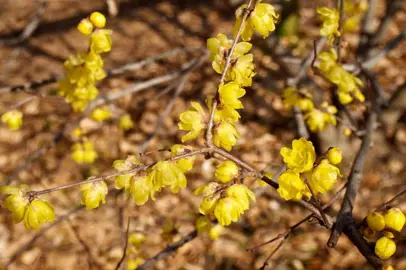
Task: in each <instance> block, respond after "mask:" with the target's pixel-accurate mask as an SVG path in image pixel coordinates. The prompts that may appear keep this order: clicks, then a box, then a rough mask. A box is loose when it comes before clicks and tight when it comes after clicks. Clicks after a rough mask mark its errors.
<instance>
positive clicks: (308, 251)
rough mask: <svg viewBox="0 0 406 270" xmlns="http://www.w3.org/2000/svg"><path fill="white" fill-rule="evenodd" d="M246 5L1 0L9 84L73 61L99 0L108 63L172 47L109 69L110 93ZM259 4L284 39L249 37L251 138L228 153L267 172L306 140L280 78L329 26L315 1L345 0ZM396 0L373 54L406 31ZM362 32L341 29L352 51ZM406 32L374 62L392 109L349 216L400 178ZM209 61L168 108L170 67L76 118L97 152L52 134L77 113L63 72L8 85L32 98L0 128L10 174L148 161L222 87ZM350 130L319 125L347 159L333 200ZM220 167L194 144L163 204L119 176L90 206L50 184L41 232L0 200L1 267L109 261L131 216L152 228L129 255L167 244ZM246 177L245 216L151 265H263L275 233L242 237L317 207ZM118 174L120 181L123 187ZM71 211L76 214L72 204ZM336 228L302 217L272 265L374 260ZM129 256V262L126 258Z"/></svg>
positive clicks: (75, 192) (222, 25)
mask: <svg viewBox="0 0 406 270" xmlns="http://www.w3.org/2000/svg"><path fill="white" fill-rule="evenodd" d="M388 1H389V0H388ZM242 2H243V1H238V0H229V1H227V0H222V1H215V0H213V1H210V0H183V1H181V0H179V1H175V0H163V1H150V0H145V1H144V0H139V1H135V0H134V1H130V0H127V1H125V0H111V1H109V0H107V1H102V0H91V1H90V0H80V1H76V0H48V1H43V0H41V1H28V0H0V88H1V87H2V86H9V85H20V84H25V83H27V82H32V81H41V80H44V79H49V78H58V77H61V76H63V62H64V61H65V60H66V59H67V58H68V57H69V56H70V55H73V54H75V53H76V52H77V51H85V50H86V48H87V46H88V44H87V42H88V41H87V39H86V37H84V36H83V35H82V34H80V33H79V32H78V31H77V29H76V26H77V24H78V22H79V21H80V20H81V19H82V18H84V17H86V16H88V15H89V14H90V13H91V12H93V11H100V12H102V13H103V14H106V15H108V21H107V28H109V29H112V30H113V35H112V40H113V48H112V51H111V52H110V53H108V54H106V55H104V59H105V69H106V70H111V69H117V68H119V67H122V66H124V65H126V64H129V63H138V62H139V61H142V60H144V59H150V57H154V56H158V55H162V54H163V53H165V52H171V54H170V55H169V56H166V57H161V58H160V59H158V60H156V61H150V62H151V63H148V64H147V65H145V66H143V67H142V68H140V69H137V70H135V71H128V72H123V73H122V74H119V75H117V76H110V77H109V78H107V79H105V80H103V81H102V82H101V83H99V84H98V87H99V90H100V94H101V95H104V94H106V93H111V92H114V91H120V90H122V89H124V88H126V87H129V86H131V85H134V84H136V83H140V82H143V81H147V80H150V79H152V78H156V77H159V76H162V75H164V74H169V73H172V72H176V71H179V70H180V69H181V68H182V65H184V64H185V63H188V62H189V61H192V60H193V59H196V58H199V57H201V56H202V55H203V54H204V51H205V46H206V40H207V39H208V38H210V37H214V36H216V35H217V34H218V33H224V34H226V35H229V36H231V31H232V27H233V24H234V20H235V17H234V12H235V10H236V8H237V7H238V6H239V5H240V4H242ZM263 2H268V3H272V4H274V5H275V7H276V8H277V10H278V13H281V14H282V15H281V19H280V20H281V22H280V23H279V24H278V29H277V31H276V32H275V35H274V36H272V37H270V38H268V39H262V38H261V37H258V36H256V37H255V38H254V39H253V41H252V43H253V44H254V47H253V50H252V51H253V53H254V57H255V60H254V61H255V64H256V68H257V70H256V71H257V75H256V76H255V77H254V83H253V86H252V87H251V88H249V89H247V94H246V96H244V98H243V99H242V102H243V104H244V106H245V109H244V110H242V111H241V116H242V118H241V121H240V123H239V125H238V126H237V128H238V130H239V132H240V134H241V138H240V139H239V142H238V144H237V146H236V147H235V148H234V149H233V153H234V154H235V155H237V156H239V157H240V158H241V159H243V160H244V161H246V162H248V163H250V164H252V165H253V166H254V167H255V168H257V169H259V170H262V171H268V172H271V173H273V174H276V173H277V172H278V171H279V169H280V168H281V167H282V160H281V157H280V155H279V150H280V148H281V147H283V146H287V145H290V142H291V141H292V140H293V139H294V138H296V137H297V131H296V124H295V120H294V117H293V114H292V112H290V111H288V110H286V109H285V108H284V105H283V102H282V98H281V93H282V91H283V89H284V87H285V82H286V79H287V78H289V76H291V74H295V73H296V72H297V71H298V69H299V67H300V63H301V61H302V60H303V59H304V58H306V57H307V56H308V55H309V54H310V53H311V52H312V50H313V42H314V41H315V40H317V39H318V38H319V29H320V25H321V23H320V20H319V19H318V16H317V14H316V11H315V9H316V7H320V6H327V7H334V5H335V1H327V0H314V1H304V0H303V1H295V0H292V1H267V0H264V1H263ZM373 2H376V5H377V6H376V13H375V14H374V18H373V20H372V21H371V25H369V26H368V27H369V28H370V29H371V31H372V33H374V31H375V29H376V28H377V27H378V26H379V24H380V21H381V19H382V18H383V17H384V16H385V13H386V9H387V8H386V7H387V3H386V1H384V0H376V1H373ZM389 2H390V1H389ZM402 2H403V1H399V3H400V4H399V6H398V8H397V11H396V12H395V13H394V14H393V16H392V17H391V20H390V22H389V23H390V24H389V27H388V28H387V29H386V31H385V32H384V35H383V36H382V37H381V38H380V39H379V42H378V43H377V44H376V48H375V50H376V51H379V50H380V49H381V48H382V47H383V45H384V44H386V43H388V42H389V41H390V40H392V39H393V38H394V37H396V36H398V35H399V34H400V33H401V32H402V31H405V29H406V10H405V3H402ZM33 22H34V23H33ZM27 26H29V27H31V28H32V29H31V28H29V27H28V29H27ZM31 30H33V31H31ZM30 31H31V32H30ZM360 31H361V30H360V29H359V27H358V28H357V29H355V30H354V31H353V32H351V33H346V34H345V35H344V37H343V39H342V47H343V49H342V53H343V56H342V61H343V62H344V63H351V64H356V62H355V58H356V55H357V54H358V56H359V57H358V58H357V59H362V57H368V56H365V55H363V51H362V50H361V51H359V50H358V51H357V48H358V44H359V42H360ZM405 45H406V43H405V41H403V42H402V43H400V45H399V46H397V48H395V49H393V50H391V52H390V53H389V54H388V55H387V56H386V57H384V58H382V59H380V60H379V62H378V63H377V64H376V65H375V67H374V68H373V71H374V72H375V73H376V74H377V78H378V81H379V83H380V84H381V85H382V87H383V89H384V96H385V97H386V98H387V99H388V100H391V102H392V103H391V105H392V106H390V107H389V108H387V109H385V110H383V111H382V114H381V115H380V122H379V126H378V128H377V129H376V131H375V132H374V135H373V142H374V144H373V146H374V147H373V148H371V150H370V152H369V154H368V156H367V161H366V166H365V170H364V175H363V180H362V185H361V188H360V192H359V195H358V197H357V201H356V205H355V210H354V211H355V212H354V218H355V219H356V220H359V221H360V220H362V219H363V218H364V217H365V216H366V214H367V213H368V211H370V210H373V209H375V208H376V207H377V206H379V205H380V204H382V203H383V202H385V201H387V200H389V199H390V198H391V197H393V196H394V195H395V194H396V193H397V192H399V191H400V190H402V189H404V188H405V181H406V168H405V165H406V114H405V107H406V95H405V91H404V90H399V89H404V88H405V81H406V69H405V68H404V66H405V65H406V46H405ZM174 50H175V51H174ZM206 58H207V59H206V61H205V62H204V63H203V64H202V65H201V66H200V67H198V68H197V69H196V70H195V71H193V72H192V73H191V77H190V79H189V80H188V81H187V84H186V86H185V88H184V90H183V91H182V93H180V95H179V96H178V97H176V98H175V99H174V102H175V103H174V106H173V108H172V109H171V110H170V112H169V113H168V114H167V116H166V117H162V115H163V114H164V111H165V108H166V106H167V104H168V103H169V102H170V101H171V100H173V97H174V91H175V90H174V89H175V88H176V80H175V81H171V82H168V83H162V84H159V85H155V86H153V87H150V88H147V89H145V90H143V91H140V92H137V93H135V94H132V95H126V96H124V97H122V98H120V99H118V100H116V101H115V102H112V103H110V104H108V106H109V109H110V110H111V112H112V118H111V119H110V120H108V121H106V122H103V123H97V122H94V121H92V120H90V119H89V118H85V119H83V120H82V121H80V124H79V126H80V127H81V128H82V129H84V130H86V131H87V137H88V138H89V140H91V141H92V142H93V143H94V144H95V148H96V151H97V153H98V155H99V158H98V159H97V161H96V162H95V163H94V164H90V165H78V164H76V163H75V162H74V161H73V160H72V158H71V155H70V153H71V146H72V145H73V143H74V142H75V140H74V139H73V138H72V136H70V134H63V135H60V136H58V134H60V132H61V130H63V129H64V128H65V124H66V123H74V122H75V121H76V120H77V119H78V117H79V116H80V114H78V113H74V112H73V111H72V109H71V106H70V105H69V104H67V103H66V102H65V101H64V99H63V98H62V97H59V96H58V95H56V92H57V89H56V87H57V84H47V85H45V86H44V87H41V88H37V89H35V90H33V93H31V92H28V93H27V92H24V91H17V92H10V91H3V92H1V91H0V105H1V106H3V107H9V106H13V105H14V104H17V103H18V102H20V101H22V100H24V99H27V98H29V97H31V96H32V95H34V96H35V98H32V100H30V101H29V102H27V103H25V104H24V105H23V106H22V107H21V110H22V111H23V112H24V124H23V127H22V128H21V129H20V130H18V131H10V130H8V129H7V127H6V126H4V125H0V183H1V185H4V184H13V185H18V184H20V183H25V184H28V185H30V186H31V187H32V188H33V189H34V190H41V189H45V188H50V187H56V186H60V185H64V184H69V183H74V182H78V181H81V180H84V179H86V178H87V177H89V176H92V175H103V174H108V173H112V172H114V169H113V168H112V166H111V165H112V163H113V161H114V160H116V159H123V158H125V157H126V156H127V155H130V154H134V153H139V152H143V151H153V152H152V154H150V155H147V156H144V157H143V160H142V161H143V162H144V163H149V162H153V161H157V160H161V159H163V158H166V157H168V155H167V154H166V153H162V152H156V151H155V152H154V150H157V149H163V148H168V147H171V146H172V145H173V144H175V143H180V138H181V137H182V135H183V134H184V133H183V132H180V131H179V130H178V127H177V122H178V115H179V114H180V113H181V112H183V111H184V110H185V109H187V108H188V106H189V103H190V101H200V102H201V103H202V104H204V100H205V97H206V95H208V94H214V93H215V91H216V88H217V85H218V82H219V80H220V76H219V75H218V74H216V73H215V72H214V70H213V69H212V67H211V64H210V62H209V60H208V57H206ZM364 81H365V80H364ZM302 87H305V88H307V89H309V90H310V91H311V92H312V94H313V95H314V97H315V100H319V101H321V100H322V99H323V98H324V97H325V96H328V93H329V92H328V91H329V90H330V89H331V87H330V86H329V85H328V84H326V83H325V82H324V81H323V80H322V79H321V78H319V77H317V76H316V75H315V74H314V73H313V72H312V71H311V70H309V72H308V76H307V77H306V79H305V80H303V83H302ZM395 93H396V94H395ZM352 109H353V110H354V112H355V115H356V117H357V119H362V116H363V113H364V109H363V108H352ZM123 112H126V113H129V114H130V116H131V118H132V120H133V121H134V127H133V128H132V129H130V130H128V131H123V130H121V129H120V128H119V126H118V119H119V116H120V115H122V113H123ZM357 119H356V120H357ZM160 121H161V123H160ZM157 127H158V128H157ZM345 127H346V125H345V124H342V123H341V122H340V123H339V124H338V126H337V127H329V128H328V129H327V130H325V131H323V132H321V133H320V134H313V135H312V140H313V142H314V143H315V145H316V149H317V151H318V152H320V153H321V152H323V151H325V150H326V149H328V147H330V146H338V147H341V148H342V150H343V153H344V161H343V163H342V164H341V165H340V169H341V171H342V173H343V175H344V178H343V179H342V180H341V182H340V183H338V184H337V185H336V188H335V190H334V191H333V192H331V193H329V194H325V195H323V196H322V197H321V200H322V201H323V202H327V201H328V200H329V199H330V198H331V197H332V196H333V195H334V194H335V192H337V190H338V189H339V188H340V187H341V186H342V185H343V184H344V183H345V181H344V180H345V179H346V177H347V176H348V172H349V170H350V168H351V163H352V161H353V158H354V155H355V153H356V151H357V149H358V147H359V145H360V142H361V140H360V139H359V138H358V137H357V136H354V135H353V136H349V137H347V136H344V135H343V130H344V128H345ZM203 143H204V140H203V138H200V139H198V140H196V141H193V142H191V143H190V145H199V146H202V145H203ZM41 149H44V150H41ZM217 164H218V162H217V161H215V160H213V159H209V160H205V159H203V158H202V157H199V158H198V159H197V161H196V165H195V166H194V169H193V171H192V172H191V173H189V174H188V175H187V177H188V187H187V188H186V189H183V190H181V192H180V193H179V194H172V193H170V192H167V191H165V192H162V193H161V194H159V195H158V196H157V200H156V201H155V202H153V201H149V202H148V203H147V204H146V205H144V206H142V207H138V206H135V204H134V203H133V202H132V201H131V200H127V199H126V198H125V196H123V195H122V194H120V193H117V192H115V191H113V189H112V191H111V192H110V193H109V195H108V198H107V202H106V204H104V205H102V206H101V207H99V208H98V209H95V210H92V211H87V210H85V209H83V208H80V209H78V210H75V209H76V208H77V207H79V206H80V191H79V189H78V188H72V189H66V190H63V191H59V192H54V193H51V194H49V195H47V196H45V198H46V199H47V200H49V201H50V202H51V203H52V205H53V206H54V207H55V212H56V215H57V217H61V218H62V219H60V221H59V222H57V223H56V224H55V225H54V226H52V228H50V229H47V230H46V231H41V230H40V231H39V232H37V231H33V230H31V231H26V230H25V228H24V226H23V225H22V224H17V225H14V224H13V222H12V219H11V215H10V214H9V212H8V211H6V210H5V209H2V208H1V209H0V266H1V265H6V264H7V265H8V269H115V267H116V265H117V262H118V261H119V260H120V258H121V257H122V252H123V246H124V243H125V229H126V224H127V219H128V218H130V220H131V225H130V228H129V232H130V234H133V233H142V234H144V235H145V237H146V240H145V242H144V243H142V246H141V248H138V249H137V248H136V247H131V245H130V246H129V248H128V252H127V256H126V260H127V259H134V260H135V259H136V258H143V259H148V258H150V257H152V256H153V255H155V254H156V253H157V252H159V251H160V250H162V249H163V248H165V247H166V246H167V245H168V244H169V243H170V242H171V241H177V240H179V239H181V238H182V237H183V236H185V235H187V234H188V233H189V232H191V231H193V230H194V222H195V219H196V217H197V216H198V205H199V203H200V197H199V196H194V195H193V191H194V189H195V188H196V187H198V186H201V185H202V184H204V183H207V182H209V181H211V180H212V179H213V177H214V169H215V166H216V165H217ZM247 181H248V182H247V183H250V187H251V188H252V189H253V190H254V191H255V192H256V194H257V202H256V203H255V204H253V206H252V208H251V209H250V210H249V211H247V212H246V214H245V215H244V216H243V217H242V218H241V219H240V221H239V222H238V223H235V224H233V225H231V226H230V227H227V228H226V229H225V230H224V231H223V232H222V234H221V236H220V237H219V238H218V239H216V240H211V239H210V238H209V237H207V235H202V236H198V237H197V238H196V239H194V240H192V241H191V242H190V243H188V244H186V245H185V246H183V247H182V248H180V249H179V250H178V251H177V252H176V253H173V254H171V255H170V256H168V257H167V258H165V259H163V260H160V261H158V262H156V263H155V264H154V265H153V266H152V267H151V269H187V270H198V269H241V270H242V269H258V268H260V267H261V266H262V264H263V262H264V260H265V259H266V257H267V256H268V255H269V254H270V252H272V250H273V248H275V246H276V245H277V243H273V244H271V245H267V246H265V247H263V248H261V249H258V250H256V251H255V252H248V251H247V248H250V247H254V246H256V245H259V244H261V243H263V242H264V241H266V240H269V239H271V238H273V237H275V236H277V235H278V234H280V233H283V232H285V231H286V230H287V229H288V228H289V226H292V225H293V224H295V222H298V221H299V220H300V219H302V218H303V217H305V215H307V214H308V213H307V212H306V210H304V209H303V208H302V207H300V206H298V205H297V204H294V203H290V202H286V201H284V200H283V199H281V198H280V197H279V195H278V193H277V192H276V191H275V190H273V189H271V188H270V187H266V186H265V187H263V186H260V185H259V184H258V183H257V182H256V181H255V179H248V180H247ZM109 183H110V186H111V188H113V187H114V184H112V182H109ZM1 200H4V196H3V198H1ZM2 202H3V201H1V203H2ZM396 207H399V208H401V209H402V210H403V211H406V200H405V199H404V197H403V198H401V199H399V200H398V201H397V203H396ZM339 209H340V201H338V202H336V203H335V204H333V206H332V207H331V208H330V209H329V210H328V213H329V214H330V215H332V216H336V214H337V212H338V210H339ZM72 210H75V211H74V212H73V213H72ZM168 222H169V223H171V222H172V223H173V224H174V230H173V231H172V234H173V235H172V237H170V238H172V239H167V238H163V237H162V232H163V228H164V225H165V224H168ZM403 233H405V232H403ZM329 235H330V233H329V231H327V230H325V229H323V228H321V227H320V226H318V224H314V223H311V222H307V223H305V224H303V225H302V226H301V227H300V228H299V229H298V230H296V231H295V232H294V234H292V235H291V236H290V237H289V239H288V241H286V243H285V244H284V245H283V247H282V248H281V250H279V251H278V252H277V253H276V254H275V255H274V256H273V259H272V261H270V262H269V266H268V269H281V270H282V269H298V270H300V269H372V268H371V267H370V266H368V264H367V263H366V261H365V259H364V258H363V257H362V256H361V255H360V253H359V252H358V251H357V249H356V247H354V246H353V245H352V244H351V242H349V241H348V240H347V239H346V238H345V237H341V239H340V241H339V244H338V246H337V248H335V249H329V248H328V247H327V245H326V243H327V239H328V237H329ZM403 235H404V234H403ZM404 239H405V238H403V240H402V241H400V242H399V243H398V246H397V248H398V249H397V252H396V254H395V255H394V256H393V258H392V259H391V262H393V265H394V266H395V268H396V269H406V251H405V246H406V245H405V244H406V243H405V240H404ZM168 240H169V241H168ZM127 267H128V265H127V264H126V263H124V264H123V266H122V269H126V268H127ZM0 268H1V267H0Z"/></svg>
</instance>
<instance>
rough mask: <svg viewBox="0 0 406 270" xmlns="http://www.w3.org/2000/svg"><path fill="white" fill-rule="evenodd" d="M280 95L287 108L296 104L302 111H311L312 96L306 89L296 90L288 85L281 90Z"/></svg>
mask: <svg viewBox="0 0 406 270" xmlns="http://www.w3.org/2000/svg"><path fill="white" fill-rule="evenodd" d="M282 96H283V101H284V103H285V107H286V108H287V109H292V107H293V106H298V107H299V109H300V110H302V111H311V110H313V108H314V105H313V101H312V98H313V97H312V95H311V94H310V93H309V91H308V90H307V89H301V90H300V91H297V90H296V89H295V88H292V87H288V88H286V89H285V90H284V91H283V95H282Z"/></svg>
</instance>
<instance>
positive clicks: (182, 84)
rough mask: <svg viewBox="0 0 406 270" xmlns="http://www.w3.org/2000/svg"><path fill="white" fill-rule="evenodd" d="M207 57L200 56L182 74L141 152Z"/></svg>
mask: <svg viewBox="0 0 406 270" xmlns="http://www.w3.org/2000/svg"><path fill="white" fill-rule="evenodd" d="M204 59H205V57H204V58H203V57H202V58H200V60H199V61H198V62H196V64H195V65H194V66H193V68H191V69H189V71H188V72H186V73H185V75H183V76H182V78H181V80H180V82H179V85H178V87H177V88H176V91H175V93H174V94H173V97H172V99H171V101H170V102H169V103H168V105H167V106H166V108H165V110H164V112H163V113H162V115H161V116H160V118H159V120H158V122H157V124H156V125H155V128H154V131H152V133H151V134H150V135H149V136H148V138H147V139H146V140H145V142H144V143H143V144H142V145H141V146H140V152H144V151H145V149H146V148H147V147H148V145H149V144H150V142H151V141H152V139H153V138H154V136H155V134H156V133H157V132H158V130H159V128H160V127H161V126H162V124H163V123H164V121H165V119H166V118H167V117H168V115H169V113H170V112H171V111H172V108H173V106H174V105H175V101H176V99H177V98H178V97H179V95H180V94H181V93H182V91H183V89H184V88H185V84H186V82H187V81H188V80H189V77H190V74H191V72H192V71H193V70H194V69H196V68H197V67H199V66H200V65H201V64H202V63H203V62H204Z"/></svg>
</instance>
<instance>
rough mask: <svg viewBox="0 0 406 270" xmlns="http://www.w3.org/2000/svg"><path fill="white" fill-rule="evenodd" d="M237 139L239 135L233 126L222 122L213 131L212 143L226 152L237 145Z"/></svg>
mask: <svg viewBox="0 0 406 270" xmlns="http://www.w3.org/2000/svg"><path fill="white" fill-rule="evenodd" d="M239 137H240V134H239V133H238V131H237V129H236V128H235V126H234V124H233V123H230V122H228V121H223V122H221V123H220V124H219V125H218V126H217V127H216V128H215V129H214V136H213V143H214V145H215V146H217V147H222V148H224V149H226V150H227V151H231V148H233V146H234V145H236V144H237V139H238V138H239Z"/></svg>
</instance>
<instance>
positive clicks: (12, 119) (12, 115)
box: [1, 110, 23, 130]
mask: <svg viewBox="0 0 406 270" xmlns="http://www.w3.org/2000/svg"><path fill="white" fill-rule="evenodd" d="M1 122H3V123H4V124H7V125H8V128H9V129H11V130H17V129H19V128H20V127H21V125H22V124H23V113H22V112H21V111H19V110H11V111H8V112H5V113H3V114H2V115H1Z"/></svg>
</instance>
